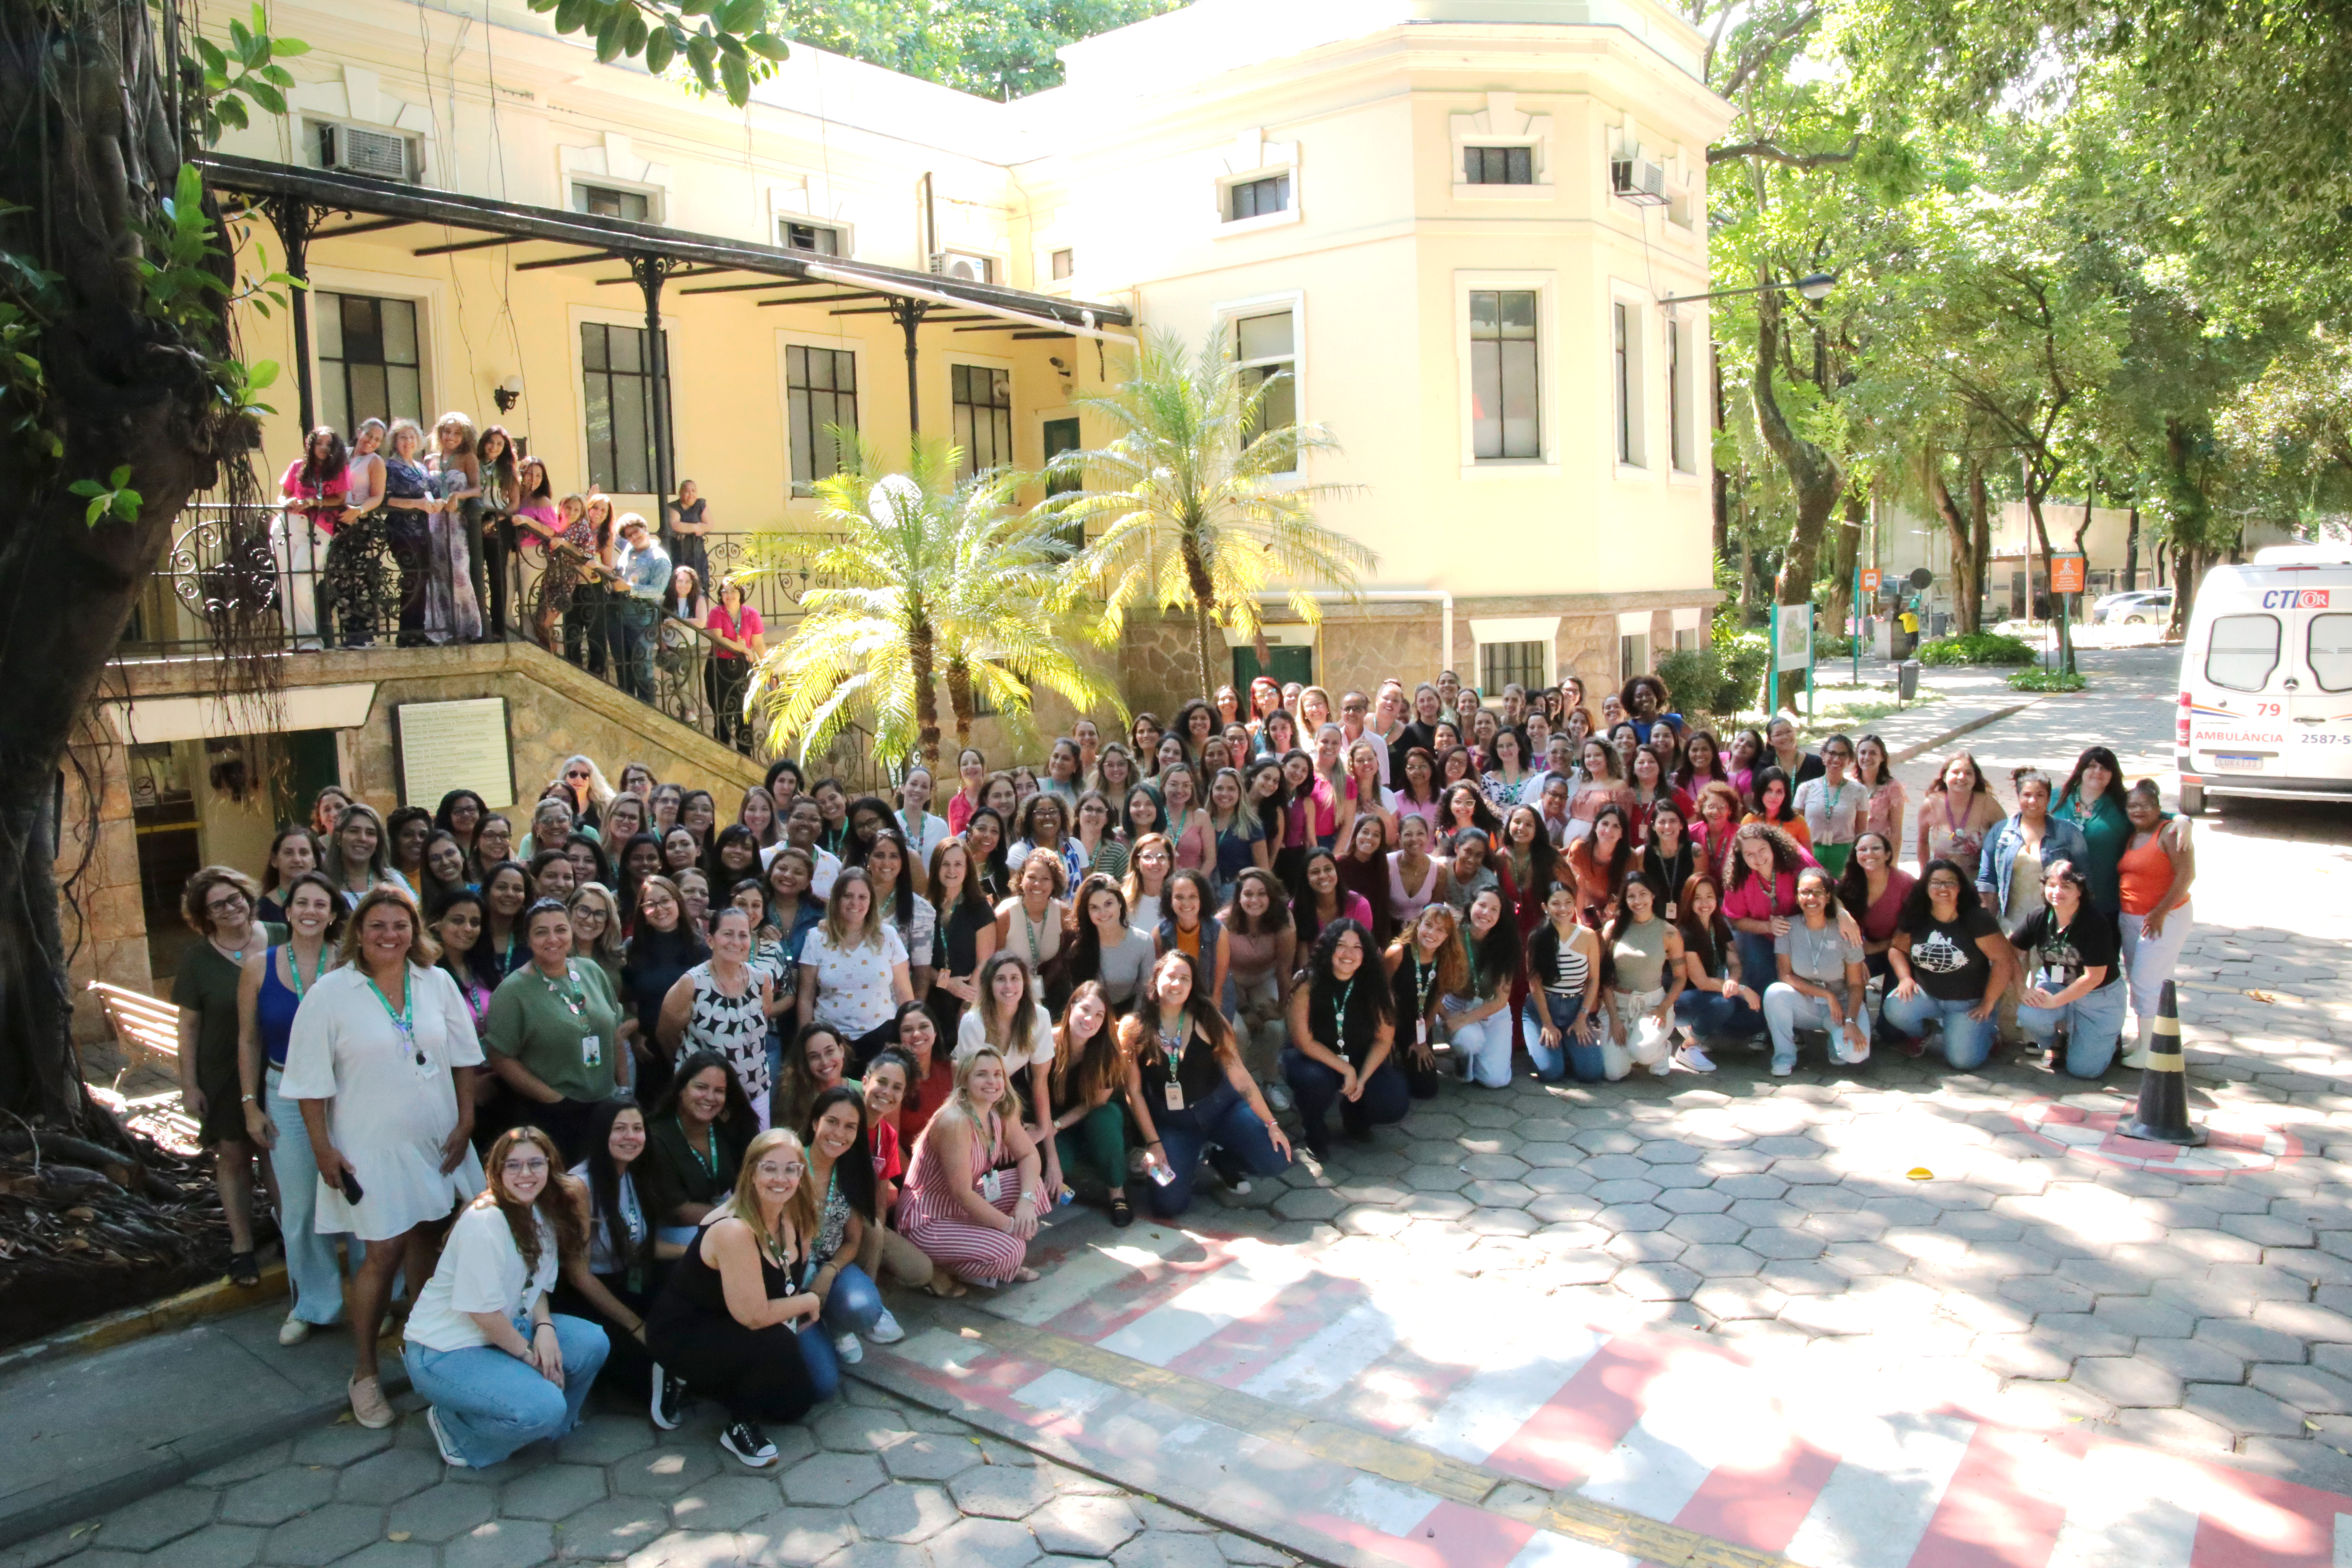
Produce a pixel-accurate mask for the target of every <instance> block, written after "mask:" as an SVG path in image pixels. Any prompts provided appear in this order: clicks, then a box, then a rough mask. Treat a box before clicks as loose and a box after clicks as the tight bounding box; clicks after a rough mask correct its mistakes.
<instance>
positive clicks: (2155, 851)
mask: <svg viewBox="0 0 2352 1568" xmlns="http://www.w3.org/2000/svg"><path fill="white" fill-rule="evenodd" d="M2124 814H2125V815H2126V816H2128V817H2130V818H2131V837H2129V838H2126V840H2125V841H2124V852H2123V855H2122V857H2121V858H2119V859H2117V860H2116V880H2117V881H2118V882H2119V883H2120V884H2121V886H2122V889H2123V913H2122V914H2121V915H2119V916H2118V917H2117V918H2116V925H2117V927H2118V928H2119V929H2120V931H2121V932H2122V935H2123V959H2124V973H2125V975H2126V978H2128V979H2129V981H2130V983H2131V1005H2132V1016H2133V1017H2134V1018H2135V1019H2137V1021H2138V1024H2139V1045H2138V1047H2137V1048H2136V1049H2134V1050H2132V1051H2129V1052H2126V1054H2125V1057H2124V1066H2126V1067H2127V1068H2131V1067H2146V1066H2147V1047H2148V1042H2149V1040H2150V1038H2151V1037H2153V1036H2154V1035H2155V1033H2156V1009H2157V1006H2158V1003H2159V1002H2160V1001H2161V1000H2162V998H2163V995H2164V983H2165V982H2166V981H2168V980H2169V979H2171V978H2172V972H2173V969H2174V968H2175V967H2176V966H2177V965H2178V964H2179V962H2180V948H2181V944H2182V943H2184V942H2187V941H2188V940H2189V927H2190V926H2191V925H2193V924H2195V923H2196V918H2197V917H2196V915H2195V913H2194V912H2193V911H2191V910H2190V909H2189V884H2190V883H2191V882H2194V881H2195V880H2196V879H2197V849H2196V847H2195V846H2194V845H2192V844H2191V843H2189V821H2188V819H2187V818H2186V817H2179V816H2173V815H2172V814H2170V813H2169V812H2168V811H2166V810H2165V809H2164V800H2163V797H2162V796H2161V795H2158V793H2157V787H2156V781H2155V780H2154V779H2142V780H2140V781H2139V783H2137V784H2134V785H2132V787H2131V792H2130V793H2129V794H2127V795H2125V796H2124Z"/></svg>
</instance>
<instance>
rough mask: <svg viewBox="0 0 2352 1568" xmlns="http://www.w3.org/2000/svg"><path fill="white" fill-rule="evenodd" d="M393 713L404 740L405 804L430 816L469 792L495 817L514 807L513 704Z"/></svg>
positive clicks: (477, 700) (423, 706)
mask: <svg viewBox="0 0 2352 1568" xmlns="http://www.w3.org/2000/svg"><path fill="white" fill-rule="evenodd" d="M392 712H393V724H394V734H395V735H396V736H397V737H398V739H399V754H400V799H401V803H402V804H403V805H421V806H423V807H425V809H426V810H427V811H430V810H432V809H434V808H435V807H436V806H438V805H440V804H441V797H442V796H443V795H446V794H448V793H449V792H450V791H451V790H453V789H469V790H472V791H473V792H474V793H475V794H476V795H480V796H481V797H482V800H483V803H484V804H485V805H488V806H489V808H490V809H491V810H492V811H501V810H504V809H505V808H506V807H508V806H509V805H513V804H514V798H515V793H514V748H513V747H512V746H511V745H509V743H508V741H507V700H506V699H505V698H503V697H473V698H467V699H465V700H461V701H457V702H403V703H400V704H398V705H397V706H396V707H394V709H393V710H392Z"/></svg>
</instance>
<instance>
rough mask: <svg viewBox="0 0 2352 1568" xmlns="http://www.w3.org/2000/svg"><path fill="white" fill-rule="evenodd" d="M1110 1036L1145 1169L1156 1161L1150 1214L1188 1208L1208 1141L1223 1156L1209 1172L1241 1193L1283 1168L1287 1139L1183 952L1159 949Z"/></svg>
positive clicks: (1172, 1213) (1286, 1165)
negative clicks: (1135, 1005) (1139, 1001)
mask: <svg viewBox="0 0 2352 1568" xmlns="http://www.w3.org/2000/svg"><path fill="white" fill-rule="evenodd" d="M1118 1037H1119V1045H1120V1047H1121V1048H1122V1050H1123V1051H1124V1053H1125V1055H1126V1057H1127V1061H1128V1068H1127V1105H1128V1109H1129V1110H1131V1111H1133V1112H1134V1113H1135V1122H1136V1126H1137V1127H1139V1129H1141V1131H1142V1133H1143V1144H1144V1159H1145V1161H1146V1163H1147V1167H1156V1169H1152V1170H1151V1182H1152V1185H1151V1191H1150V1201H1151V1212H1152V1214H1153V1215H1155V1216H1156V1217H1158V1218H1160V1219H1174V1218H1175V1217H1176V1216H1177V1215H1181V1214H1182V1213H1183V1212H1184V1211H1185V1210H1186V1209H1188V1208H1190V1207H1192V1184H1193V1182H1194V1181H1195V1180H1197V1179H1198V1178H1199V1175H1200V1172H1201V1161H1202V1157H1203V1156H1205V1155H1207V1154H1208V1153H1209V1152H1210V1150H1211V1149H1212V1148H1215V1149H1216V1150H1217V1151H1218V1152H1219V1153H1220V1155H1221V1156H1222V1157H1221V1158H1219V1159H1217V1160H1216V1161H1215V1163H1216V1164H1217V1167H1218V1174H1219V1175H1221V1176H1222V1177H1223V1179H1224V1181H1225V1184H1226V1185H1227V1186H1229V1187H1231V1188H1232V1189H1233V1190H1234V1192H1236V1193H1246V1192H1247V1191H1248V1190H1249V1182H1248V1179H1247V1178H1248V1177H1249V1176H1253V1175H1256V1176H1273V1175H1278V1174H1280V1173H1282V1172H1284V1171H1286V1170H1287V1169H1289V1167H1290V1140H1289V1139H1287V1138H1286V1137H1284V1136H1283V1135H1282V1129H1281V1128H1280V1127H1279V1126H1277V1125H1276V1123H1275V1120H1274V1112H1272V1111H1271V1110H1267V1109H1266V1106H1265V1100H1264V1099H1263V1098H1262V1097H1261V1096H1260V1095H1259V1093H1258V1089H1257V1083H1256V1081H1255V1079H1252V1078H1251V1077H1250V1075H1249V1072H1248V1069H1246V1068H1244V1067H1243V1066H1242V1058H1241V1054H1240V1053H1239V1052H1238V1051H1236V1050H1234V1040H1233V1031H1232V1030H1230V1029H1228V1028H1227V1027H1226V1026H1225V1020H1224V1019H1223V1016H1220V1015H1219V1013H1218V1012H1217V1008H1216V1001H1215V997H1214V995H1213V993H1211V992H1210V991H1209V990H1208V988H1207V986H1206V985H1205V984H1202V979H1201V977H1200V972H1199V970H1198V969H1197V968H1196V967H1195V966H1194V964H1193V962H1192V959H1191V958H1190V957H1189V956H1188V955H1186V954H1184V953H1182V952H1164V953H1162V954H1160V962H1159V963H1155V964H1154V965H1152V969H1151V987H1150V998H1149V1000H1147V1001H1146V1002H1145V1004H1144V1005H1143V1006H1142V1007H1141V1008H1139V1009H1138V1010H1137V1011H1136V1012H1135V1013H1134V1014H1133V1015H1131V1016H1129V1017H1127V1018H1125V1019H1123V1020H1121V1021H1120V1023H1119V1026H1118Z"/></svg>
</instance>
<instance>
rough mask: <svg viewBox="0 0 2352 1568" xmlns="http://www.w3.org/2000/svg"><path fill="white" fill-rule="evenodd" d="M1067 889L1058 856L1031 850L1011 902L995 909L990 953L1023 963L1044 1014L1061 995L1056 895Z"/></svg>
mask: <svg viewBox="0 0 2352 1568" xmlns="http://www.w3.org/2000/svg"><path fill="white" fill-rule="evenodd" d="M1041 798H1042V797H1041ZM1068 885H1069V884H1068V880H1067V868H1066V867H1065V866H1064V865H1063V863H1062V857H1061V855H1060V854H1059V853H1058V852H1056V851H1055V850H1053V849H1051V848H1046V847H1037V848H1034V849H1031V850H1029V851H1028V853H1027V856H1026V857H1025V858H1024V859H1023V860H1022V861H1021V868H1020V870H1019V871H1018V873H1016V874H1015V875H1014V877H1013V897H1011V898H1009V899H1007V900H1004V901H1003V903H1001V904H999V905H997V906H996V950H997V951H998V952H1017V953H1019V954H1020V955H1021V957H1022V958H1023V959H1024V960H1025V961H1026V962H1027V963H1028V965H1029V973H1031V974H1033V975H1034V976H1035V977H1036V981H1037V988H1038V991H1039V992H1040V996H1039V1000H1040V1001H1042V1002H1044V1003H1045V1006H1046V1009H1047V1011H1049V1012H1050V1011H1051V1010H1052V1008H1053V1005H1054V994H1055V991H1056V990H1066V989H1067V986H1066V983H1065V982H1064V979H1063V975H1062V936H1063V931H1064V928H1065V927H1066V924H1067V922H1068V920H1069V908H1068V906H1067V905H1066V904H1064V903H1063V901H1062V898H1061V895H1062V890H1063V889H1065V888H1066V887H1067V886H1068Z"/></svg>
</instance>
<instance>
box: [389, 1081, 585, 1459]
mask: <svg viewBox="0 0 2352 1568" xmlns="http://www.w3.org/2000/svg"><path fill="white" fill-rule="evenodd" d="M487 1164H488V1174H489V1187H488V1191H486V1192H484V1193H483V1194H482V1195H481V1196H479V1197H478V1198H476V1199H475V1200H474V1201H473V1202H472V1203H471V1204H469V1205H467V1206H466V1207H465V1208H464V1209H463V1210H462V1211H460V1213H459V1214H458V1215H457V1223H456V1224H455V1225H454V1226H450V1229H449V1240H448V1244H447V1245H446V1247H443V1248H442V1249H441V1258H440V1261H439V1262H438V1263H437V1264H436V1265H435V1267H434V1269H433V1278H432V1279H428V1280H426V1281H425V1289H423V1290H421V1291H419V1292H418V1293H417V1297H416V1307H415V1310H414V1311H412V1312H410V1313H409V1315H408V1327H407V1348H406V1349H405V1350H404V1351H403V1352H402V1356H401V1359H402V1360H403V1361H404V1362H405V1363H407V1365H408V1380H409V1382H410V1384H413V1385H414V1386H415V1389H416V1391H417V1393H419V1394H423V1395H424V1396H425V1398H427V1399H429V1400H431V1401H432V1402H433V1403H432V1405H431V1407H430V1408H428V1409H427V1410H426V1411H425V1423H426V1425H428V1426H431V1427H432V1429H433V1441H434V1443H435V1444H436V1446H438V1447H439V1448H440V1450H441V1458H442V1459H443V1461H444V1462H445V1463H446V1464H447V1465H448V1466H449V1467H450V1468H453V1469H461V1470H462V1469H486V1468H488V1467H490V1466H492V1465H495V1464H497V1463H499V1461H500V1460H501V1459H504V1458H507V1456H509V1454H512V1453H513V1452H514V1451H515V1450H516V1449H518V1448H520V1447H523V1446H524V1445H525V1444H527V1443H535V1442H537V1441H539V1440H540V1439H541V1438H542V1437H561V1436H563V1435H564V1434H565V1433H566V1432H569V1431H571V1430H572V1427H574V1426H578V1425H579V1423H580V1411H581V1408H582V1407H583V1405H586V1404H587V1403H588V1390H589V1389H590V1388H591V1387H592V1386H593V1384H594V1383H595V1381H596V1373H597V1372H598V1371H599V1370H601V1369H602V1368H603V1366H604V1357H605V1355H606V1354H607V1353H608V1352H609V1351H610V1349H611V1346H610V1344H609V1342H607V1341H606V1339H605V1337H604V1330H603V1329H600V1328H598V1327H597V1326H596V1325H595V1324H593V1323H591V1322H588V1321H585V1320H583V1319H580V1318H571V1317H562V1316H559V1315H558V1314H557V1313H556V1312H555V1311H554V1310H553V1309H552V1308H551V1306H550V1305H549V1304H548V1303H549V1292H551V1290H553V1289H554V1288H555V1281H556V1278H557V1275H558V1272H559V1270H560V1269H561V1268H562V1264H564V1263H566V1262H569V1261H571V1260H572V1259H574V1258H579V1257H581V1256H582V1255H583V1254H584V1253H585V1252H586V1250H587V1246H588V1230H587V1222H586V1219H585V1217H584V1215H585V1214H586V1205H583V1203H582V1202H581V1201H580V1198H579V1195H578V1194H577V1193H576V1192H575V1191H574V1189H573V1184H572V1180H571V1178H570V1177H568V1176H566V1175H564V1174H563V1167H562V1163H560V1161H559V1159H558V1157H557V1155H556V1152H555V1143H554V1141H553V1140H552V1139H551V1138H549V1137H548V1135H547V1134H546V1133H544V1132H541V1131H540V1130H539V1129H537V1128H536V1127H517V1128H513V1129H511V1130H509V1131H506V1132H503V1133H500V1134H499V1141H498V1142H496V1143H493V1144H491V1145H490V1157H489V1159H488V1162H487Z"/></svg>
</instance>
